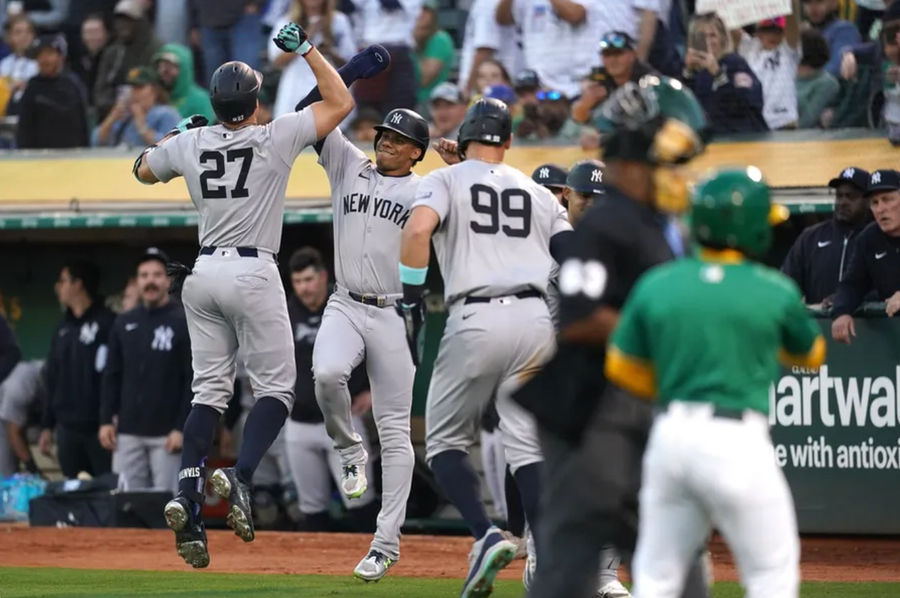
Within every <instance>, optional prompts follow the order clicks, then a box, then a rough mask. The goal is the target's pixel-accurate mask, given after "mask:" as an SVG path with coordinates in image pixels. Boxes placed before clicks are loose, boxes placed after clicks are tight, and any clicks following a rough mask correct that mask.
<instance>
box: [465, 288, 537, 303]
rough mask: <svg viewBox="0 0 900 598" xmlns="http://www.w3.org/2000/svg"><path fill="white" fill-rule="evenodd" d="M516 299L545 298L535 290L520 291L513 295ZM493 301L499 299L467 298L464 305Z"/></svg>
mask: <svg viewBox="0 0 900 598" xmlns="http://www.w3.org/2000/svg"><path fill="white" fill-rule="evenodd" d="M507 296H508V295H500V297H507ZM512 296H513V297H515V298H516V299H530V298H531V297H543V296H544V294H543V293H541V292H540V291H538V290H535V289H529V290H527V291H519V292H518V293H513V295H512ZM493 299H497V297H466V299H465V301H463V304H465V305H469V304H471V303H490V302H491V301H492V300H493Z"/></svg>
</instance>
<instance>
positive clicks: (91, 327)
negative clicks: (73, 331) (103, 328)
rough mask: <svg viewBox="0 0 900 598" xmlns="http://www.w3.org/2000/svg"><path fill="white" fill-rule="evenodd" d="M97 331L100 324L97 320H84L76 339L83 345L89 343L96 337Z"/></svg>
mask: <svg viewBox="0 0 900 598" xmlns="http://www.w3.org/2000/svg"><path fill="white" fill-rule="evenodd" d="M99 331H100V325H99V324H97V322H85V323H84V324H82V325H81V330H80V331H79V333H78V340H80V341H81V343H82V344H84V345H90V344H91V343H93V342H94V340H95V339H96V338H97V333H98V332H99Z"/></svg>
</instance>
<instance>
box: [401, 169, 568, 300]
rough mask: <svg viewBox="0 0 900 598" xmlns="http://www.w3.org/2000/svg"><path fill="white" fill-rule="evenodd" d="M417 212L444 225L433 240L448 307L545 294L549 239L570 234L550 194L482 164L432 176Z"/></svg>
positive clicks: (550, 261)
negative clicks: (466, 300) (475, 298)
mask: <svg viewBox="0 0 900 598" xmlns="http://www.w3.org/2000/svg"><path fill="white" fill-rule="evenodd" d="M475 181H477V182H475ZM418 206H428V207H429V208H431V209H433V210H434V211H435V212H437V214H438V216H439V217H440V219H441V222H440V225H439V226H438V229H437V230H436V231H435V233H434V236H433V237H432V239H433V241H434V250H435V253H436V255H437V259H438V264H439V265H440V267H441V273H442V274H443V275H444V298H445V300H446V302H447V304H448V305H450V304H452V303H453V302H454V301H456V300H457V299H459V298H461V297H465V296H466V295H479V296H486V297H492V296H498V295H505V294H512V293H516V292H519V291H524V290H526V289H536V290H538V291H540V292H542V293H545V292H546V291H547V282H548V280H549V277H550V269H551V267H552V265H553V258H552V257H551V256H550V238H551V237H552V236H553V235H555V234H556V233H558V232H561V231H565V230H571V229H572V226H571V225H570V224H569V221H568V220H567V219H566V211H565V210H564V209H563V207H562V206H560V205H559V202H557V201H556V198H555V197H553V194H552V193H550V191H548V190H547V189H545V188H544V187H542V186H541V185H538V184H537V183H535V182H534V181H532V180H531V178H529V177H527V176H525V175H524V174H522V173H521V172H519V171H518V170H516V169H515V168H513V167H511V166H507V165H506V164H491V163H488V162H482V161H480V160H466V161H464V162H461V163H460V164H455V165H453V166H448V167H446V168H441V169H439V170H435V171H433V172H431V173H430V174H428V175H427V176H426V177H425V178H423V179H422V182H421V183H420V185H419V191H418V193H417V194H416V200H415V202H414V203H413V208H416V207H418Z"/></svg>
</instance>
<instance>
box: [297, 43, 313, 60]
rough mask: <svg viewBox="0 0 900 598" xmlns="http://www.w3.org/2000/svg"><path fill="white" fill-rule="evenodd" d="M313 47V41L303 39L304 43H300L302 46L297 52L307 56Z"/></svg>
mask: <svg viewBox="0 0 900 598" xmlns="http://www.w3.org/2000/svg"><path fill="white" fill-rule="evenodd" d="M312 49H313V45H312V43H311V42H310V41H309V40H308V39H307V40H303V43H302V44H300V47H298V48H297V50H296V52H297V54H299V55H300V56H306V55H307V54H309V53H310V51H311V50H312Z"/></svg>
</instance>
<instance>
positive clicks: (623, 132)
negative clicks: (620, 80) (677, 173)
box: [594, 75, 708, 164]
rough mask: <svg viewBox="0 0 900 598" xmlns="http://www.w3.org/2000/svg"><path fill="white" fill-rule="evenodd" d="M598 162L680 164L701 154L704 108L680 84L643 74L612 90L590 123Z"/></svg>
mask: <svg viewBox="0 0 900 598" xmlns="http://www.w3.org/2000/svg"><path fill="white" fill-rule="evenodd" d="M594 125H595V126H596V127H597V129H598V130H599V131H600V135H601V138H600V139H601V141H600V143H601V146H602V148H603V158H604V159H613V158H620V159H623V160H631V161H636V162H648V163H650V164H679V163H683V162H687V161H688V160H690V159H691V158H693V157H694V156H696V155H697V154H699V153H700V152H702V151H703V140H704V138H705V137H706V136H707V134H708V126H707V122H706V117H705V116H704V114H703V108H702V107H701V106H700V103H699V102H698V101H697V98H695V97H694V94H693V93H692V92H691V90H689V89H687V88H686V87H685V86H684V85H682V84H681V82H680V81H678V80H676V79H670V78H669V77H662V76H658V75H645V76H644V77H642V78H641V80H640V81H639V82H637V83H634V82H632V81H629V82H627V83H625V84H624V85H622V86H620V87H619V88H617V89H616V90H615V91H614V92H613V93H612V94H611V95H610V96H609V98H608V99H607V100H606V101H605V102H604V103H603V106H602V107H601V110H600V116H599V117H598V118H597V119H596V120H595V121H594Z"/></svg>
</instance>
